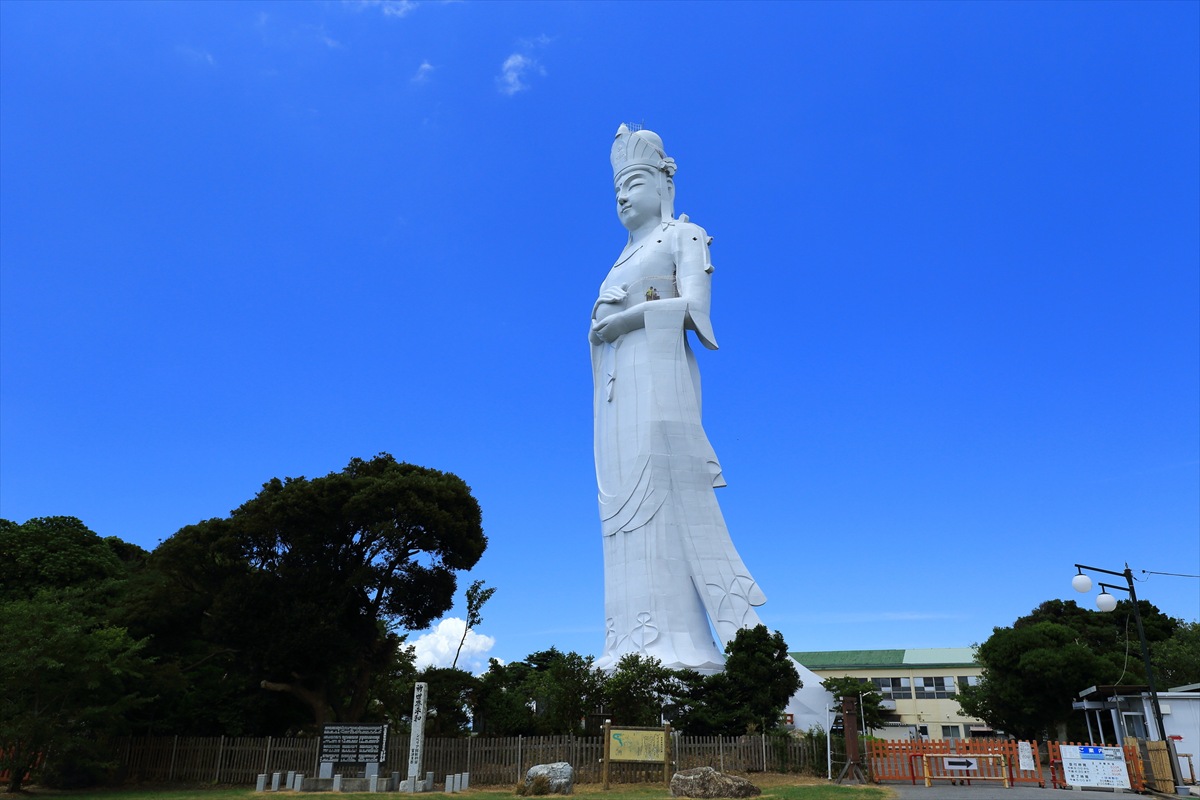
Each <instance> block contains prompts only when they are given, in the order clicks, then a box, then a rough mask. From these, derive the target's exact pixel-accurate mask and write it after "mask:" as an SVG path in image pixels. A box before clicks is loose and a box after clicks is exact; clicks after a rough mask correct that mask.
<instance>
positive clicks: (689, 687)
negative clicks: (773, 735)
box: [674, 625, 803, 736]
mask: <svg viewBox="0 0 1200 800" xmlns="http://www.w3.org/2000/svg"><path fill="white" fill-rule="evenodd" d="M675 681H676V684H675V685H676V687H677V689H676V692H677V697H678V700H677V703H676V709H674V711H675V714H676V723H675V724H677V725H678V727H679V728H680V729H681V730H684V731H686V732H687V733H690V734H694V735H700V736H711V735H721V736H739V735H741V734H744V733H747V732H754V731H758V732H768V731H773V730H776V729H777V728H779V727H780V725H781V723H782V721H783V712H784V709H785V708H787V704H788V701H789V700H791V698H792V696H793V695H795V694H796V692H797V691H799V690H800V688H801V686H802V685H803V683H802V682H801V680H800V674H799V671H798V670H797V669H796V665H795V662H793V661H792V659H791V656H789V655H788V652H787V643H786V642H784V640H783V634H781V633H779V632H778V631H776V632H775V633H771V632H770V631H769V630H768V629H767V627H766V626H765V625H757V626H755V627H753V628H743V629H742V630H739V631H738V632H737V633H736V634H734V637H733V639H731V640H730V641H729V643H728V644H727V645H726V646H725V670H724V671H723V672H719V673H717V674H715V675H710V676H707V677H700V676H698V675H696V674H695V673H690V672H682V673H677V674H676V675H675Z"/></svg>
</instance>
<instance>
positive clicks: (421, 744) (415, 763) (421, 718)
mask: <svg viewBox="0 0 1200 800" xmlns="http://www.w3.org/2000/svg"><path fill="white" fill-rule="evenodd" d="M428 695H429V684H428V683H418V684H416V685H415V686H414V687H413V710H412V738H411V740H410V742H409V745H408V785H409V786H410V787H412V790H413V791H416V790H417V787H418V786H420V785H421V756H422V754H423V753H424V750H425V705H426V702H427V700H428Z"/></svg>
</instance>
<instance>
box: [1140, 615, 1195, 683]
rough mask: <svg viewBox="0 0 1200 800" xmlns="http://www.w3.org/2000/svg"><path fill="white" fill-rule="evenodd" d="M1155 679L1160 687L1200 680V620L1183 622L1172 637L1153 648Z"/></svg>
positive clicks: (1155, 644)
mask: <svg viewBox="0 0 1200 800" xmlns="http://www.w3.org/2000/svg"><path fill="white" fill-rule="evenodd" d="M1150 655H1151V661H1152V663H1153V664H1154V678H1155V682H1156V685H1157V687H1158V688H1159V689H1169V688H1171V687H1173V686H1187V685H1189V684H1193V683H1200V622H1183V621H1180V622H1179V627H1177V628H1176V629H1175V633H1174V634H1172V635H1171V638H1170V639H1164V640H1162V641H1158V642H1155V643H1154V646H1153V648H1151V653H1150Z"/></svg>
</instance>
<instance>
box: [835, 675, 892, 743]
mask: <svg viewBox="0 0 1200 800" xmlns="http://www.w3.org/2000/svg"><path fill="white" fill-rule="evenodd" d="M821 688H822V689H824V690H825V691H827V692H829V693H830V694H831V695H833V697H834V699H835V700H837V701H839V704H840V701H841V699H842V698H843V697H854V698H855V701H856V704H857V708H858V714H859V719H858V720H855V721H853V723H852V724H853V726H854V727H856V728H857V727H860V726H861V725H863V724H864V721H865V725H866V730H865V731H863V732H864V733H870V732H871V731H873V730H875V729H877V728H882V727H883V721H884V720H883V709H882V708H880V703H882V702H883V697H882V696H881V695H880V694H879V692H877V691H875V685H874V684H872V683H871V682H870V681H868V680H866V679H864V678H855V677H852V676H850V675H843V676H841V677H834V678H826V679H825V680H823V681H821ZM845 723H846V720H843V724H845Z"/></svg>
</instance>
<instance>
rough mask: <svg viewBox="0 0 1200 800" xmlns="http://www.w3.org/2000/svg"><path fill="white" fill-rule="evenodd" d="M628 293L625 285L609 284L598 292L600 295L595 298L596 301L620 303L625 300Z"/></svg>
mask: <svg viewBox="0 0 1200 800" xmlns="http://www.w3.org/2000/svg"><path fill="white" fill-rule="evenodd" d="M627 294H629V292H628V287H626V286H610V287H608V288H607V289H605V290H604V291H603V292H601V293H600V297H599V298H598V299H597V300H596V302H597V303H620V302H623V301H624V300H625V297H626V295H627Z"/></svg>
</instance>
